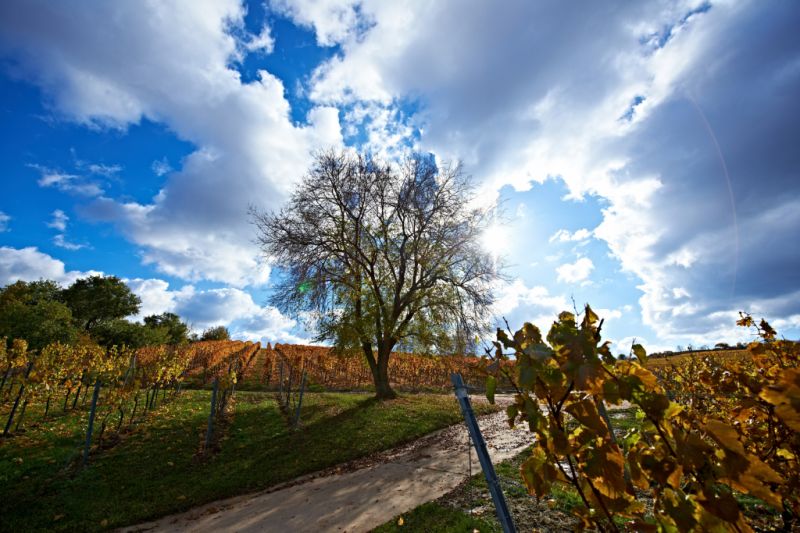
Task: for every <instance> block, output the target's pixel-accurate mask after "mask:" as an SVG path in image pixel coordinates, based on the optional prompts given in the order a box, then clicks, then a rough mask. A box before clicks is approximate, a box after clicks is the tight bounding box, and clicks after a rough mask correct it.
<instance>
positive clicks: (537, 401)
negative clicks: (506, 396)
mask: <svg viewBox="0 0 800 533" xmlns="http://www.w3.org/2000/svg"><path fill="white" fill-rule="evenodd" d="M740 324H741V325H743V326H754V323H753V320H752V318H750V317H749V316H746V315H745V316H743V317H742V320H741V321H740ZM601 327H602V321H599V319H598V317H597V315H596V314H595V313H594V312H593V311H592V310H591V308H590V307H588V306H587V307H586V309H585V313H584V314H583V318H582V319H581V321H580V322H578V321H577V319H576V316H575V315H574V314H572V313H568V312H564V313H561V314H560V315H559V317H558V321H557V322H555V323H554V324H553V326H552V327H551V329H550V331H549V333H548V334H547V338H546V339H543V338H542V335H541V333H540V331H539V330H538V328H536V326H534V325H532V324H525V325H524V326H523V327H522V329H520V330H519V331H517V332H515V333H513V334H511V333H510V332H509V333H506V332H505V331H502V330H498V333H497V341H496V342H495V343H494V345H495V347H494V348H495V349H494V354H493V355H492V357H493V358H494V359H495V360H496V361H504V360H507V359H508V357H509V356H510V355H513V356H515V357H516V360H517V365H516V367H515V368H514V369H513V370H512V371H511V372H510V375H509V378H510V379H511V380H512V381H513V382H514V384H515V386H516V387H517V388H518V394H517V396H516V399H515V403H514V404H513V405H511V406H510V407H509V408H508V415H509V421H510V423H511V424H515V423H518V422H521V421H524V422H526V423H527V425H528V427H529V428H530V430H531V431H532V432H533V433H534V434H535V443H534V445H533V448H532V452H531V456H530V457H529V458H528V459H527V460H526V461H525V463H523V465H522V467H521V475H522V478H523V480H524V482H525V484H526V485H527V487H528V489H529V491H530V492H531V493H532V494H534V495H536V496H538V497H546V496H548V495H549V494H550V491H551V489H552V488H553V486H554V485H555V484H565V485H569V486H571V487H573V488H574V490H575V491H576V492H577V493H578V495H579V496H580V499H581V501H582V502H583V506H581V507H578V509H577V513H578V515H579V518H580V520H581V524H582V526H584V527H595V528H598V529H600V530H612V531H616V530H620V529H632V530H637V531H650V530H652V531H656V530H665V531H690V530H703V531H706V530H732V531H751V530H752V529H751V527H750V525H749V524H748V523H747V520H746V518H745V516H744V514H743V512H742V508H741V506H740V504H739V503H738V500H737V497H736V495H737V493H743V494H750V495H752V496H754V497H756V498H758V499H760V500H762V501H763V502H765V503H766V504H768V505H769V506H771V507H773V508H775V509H776V510H778V511H781V512H783V516H784V520H785V523H786V525H787V527H791V522H792V521H793V519H794V517H795V516H797V514H798V512H800V490H798V472H800V468H798V466H800V465H798V457H799V456H800V436H799V435H800V369H798V366H799V365H798V362H800V357H799V356H800V350H799V349H798V345H797V343H793V342H789V341H783V340H776V336H775V332H774V331H773V330H772V328H770V327H769V325H768V324H767V323H766V322H763V321H762V322H761V324H760V325H759V326H758V329H759V333H760V335H761V341H760V342H754V343H752V344H751V345H750V347H749V352H750V354H751V357H750V358H748V359H734V360H715V359H714V358H712V357H707V358H705V359H700V360H695V359H691V360H688V362H684V363H682V364H683V365H694V366H690V367H684V368H674V369H670V368H669V367H662V368H661V369H660V370H659V371H658V373H659V375H656V374H655V373H654V372H652V371H650V370H648V369H647V368H645V364H646V355H645V351H644V349H643V348H642V347H641V346H638V345H636V346H634V349H633V351H634V353H635V355H636V358H637V359H636V360H617V359H615V358H614V357H613V356H612V355H611V352H610V350H609V343H608V342H605V343H602V342H601V336H600V330H601ZM489 371H490V372H491V373H492V374H494V375H500V374H502V373H504V372H509V371H508V370H507V369H504V368H502V367H499V366H495V365H490V366H489ZM494 375H493V376H491V377H490V383H491V381H492V380H493V379H495V377H494ZM623 404H630V405H632V406H635V407H637V408H638V412H639V422H640V423H639V424H637V426H636V427H634V428H633V429H631V430H630V431H628V432H627V433H626V434H625V435H619V436H617V435H615V433H614V432H613V428H612V427H611V422H610V419H609V417H608V416H607V414H606V410H605V406H606V405H623ZM646 500H649V501H651V502H652V508H651V509H650V508H648V507H646V506H645V505H644V503H643V502H644V501H646Z"/></svg>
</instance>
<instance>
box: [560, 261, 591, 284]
mask: <svg viewBox="0 0 800 533" xmlns="http://www.w3.org/2000/svg"><path fill="white" fill-rule="evenodd" d="M592 270H594V263H592V260H591V259H589V258H588V257H581V258H579V259H578V260H577V261H575V262H574V263H564V264H563V265H560V266H558V267H556V273H557V274H558V281H561V282H563V283H578V282H580V281H585V280H587V279H588V278H589V274H591V273H592Z"/></svg>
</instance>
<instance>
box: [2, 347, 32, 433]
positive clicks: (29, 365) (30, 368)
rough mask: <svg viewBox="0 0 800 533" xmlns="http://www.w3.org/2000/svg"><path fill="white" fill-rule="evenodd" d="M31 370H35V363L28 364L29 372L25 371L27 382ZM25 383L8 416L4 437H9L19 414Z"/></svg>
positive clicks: (20, 387) (20, 388) (21, 386)
mask: <svg viewBox="0 0 800 533" xmlns="http://www.w3.org/2000/svg"><path fill="white" fill-rule="evenodd" d="M31 370H33V361H31V362H30V363H28V370H26V371H25V381H27V379H28V376H30V375H31ZM25 381H23V382H22V385H20V386H19V392H18V393H17V399H16V400H14V407H12V408H11V413H9V415H8V422H6V427H5V429H4V430H3V436H4V437H7V436H8V430H9V429H11V423H12V422H13V421H14V413H16V412H17V407H19V400H20V398H22V393H23V392H25Z"/></svg>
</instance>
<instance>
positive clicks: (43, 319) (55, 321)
mask: <svg viewBox="0 0 800 533" xmlns="http://www.w3.org/2000/svg"><path fill="white" fill-rule="evenodd" d="M76 334H77V329H76V328H75V326H74V325H73V319H72V312H71V311H70V309H69V307H67V305H66V304H64V302H63V301H62V299H61V287H59V286H58V284H57V283H55V282H54V281H49V280H39V281H31V282H25V281H17V282H16V283H12V284H11V285H7V286H5V287H2V288H0V337H6V338H8V339H9V340H11V339H25V340H26V341H28V346H29V347H30V348H31V349H33V350H39V349H41V348H44V347H45V346H47V345H48V344H50V343H51V342H56V341H59V342H64V343H69V342H72V341H74V340H75V337H76Z"/></svg>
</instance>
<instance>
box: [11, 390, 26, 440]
mask: <svg viewBox="0 0 800 533" xmlns="http://www.w3.org/2000/svg"><path fill="white" fill-rule="evenodd" d="M26 407H28V399H27V398H26V399H25V401H24V402H22V410H21V411H20V412H19V418H17V425H15V426H14V433H16V432H17V431H19V425H20V424H22V419H23V418H25V408H26Z"/></svg>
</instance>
